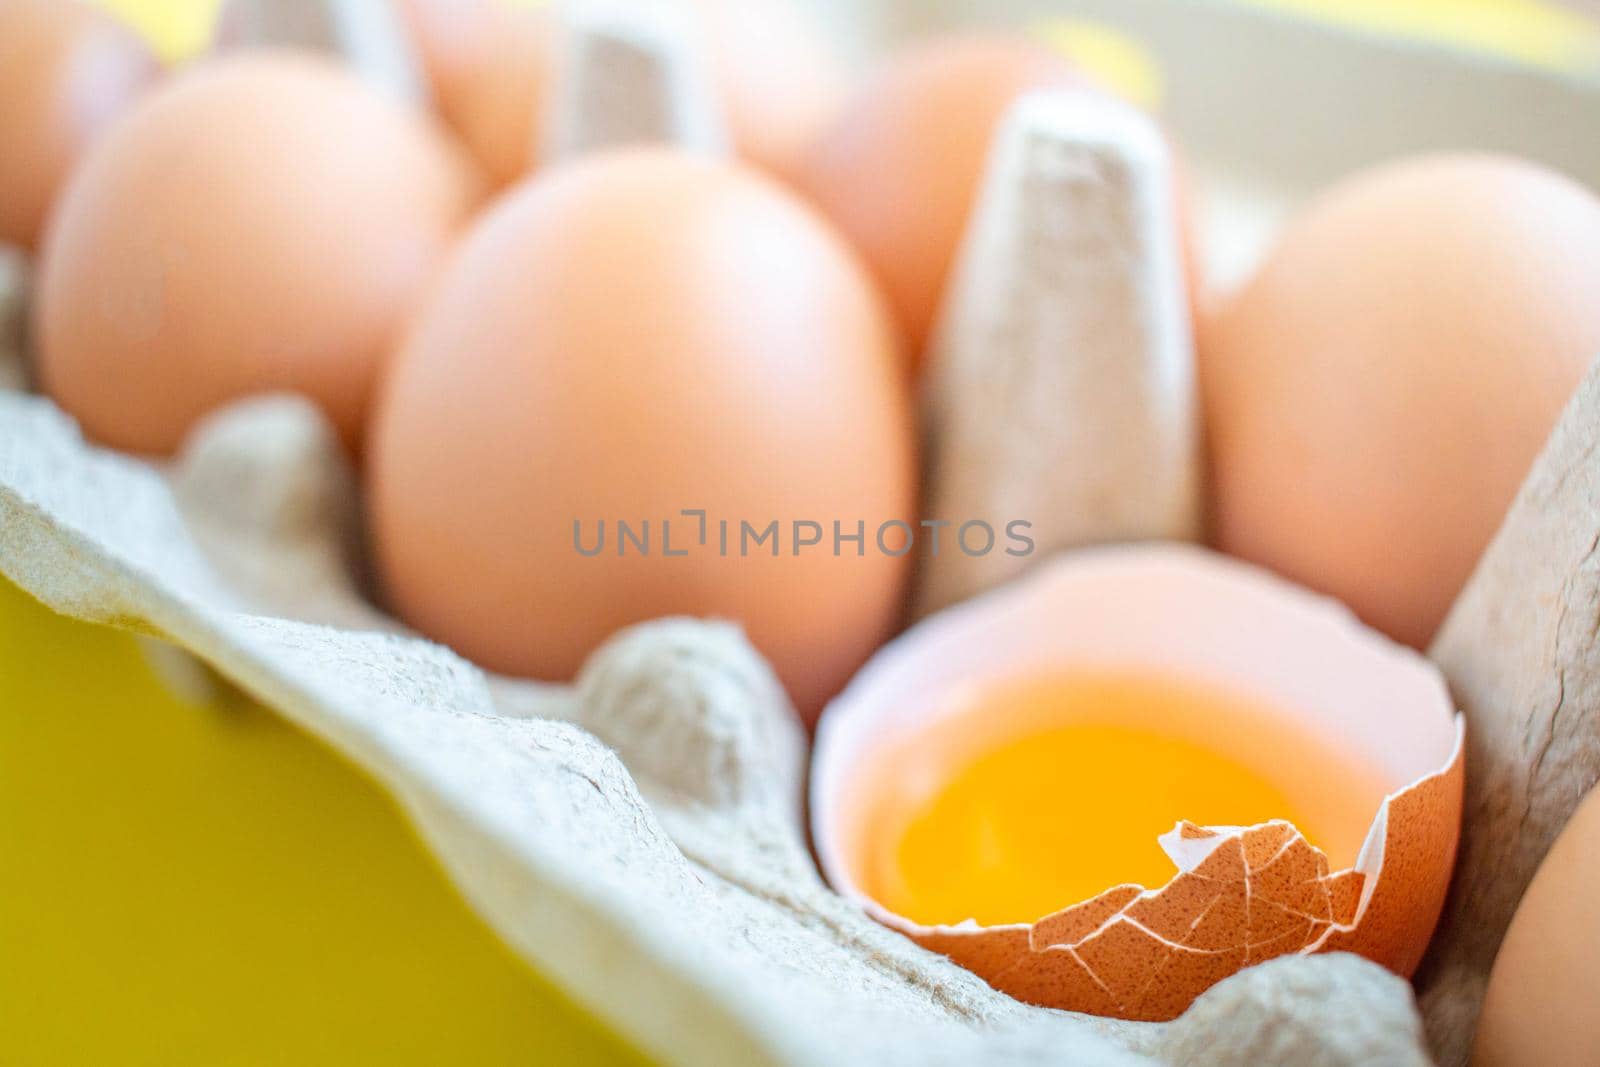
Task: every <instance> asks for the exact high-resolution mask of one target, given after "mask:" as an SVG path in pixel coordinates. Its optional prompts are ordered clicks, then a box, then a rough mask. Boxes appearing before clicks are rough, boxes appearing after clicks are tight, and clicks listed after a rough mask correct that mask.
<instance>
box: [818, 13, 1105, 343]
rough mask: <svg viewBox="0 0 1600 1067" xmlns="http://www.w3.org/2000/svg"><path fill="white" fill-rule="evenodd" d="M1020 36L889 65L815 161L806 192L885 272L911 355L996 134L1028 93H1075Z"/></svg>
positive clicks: (925, 328) (962, 43)
mask: <svg viewBox="0 0 1600 1067" xmlns="http://www.w3.org/2000/svg"><path fill="white" fill-rule="evenodd" d="M1084 84H1085V83H1084V82H1083V80H1082V79H1081V78H1080V77H1079V76H1078V75H1077V74H1076V73H1075V72H1074V71H1073V69H1072V68H1071V67H1070V66H1069V65H1068V64H1067V62H1066V60H1065V59H1063V58H1062V57H1061V56H1060V55H1058V54H1057V53H1055V52H1054V51H1052V50H1050V49H1049V48H1046V47H1045V46H1043V45H1040V44H1037V43H1035V42H1033V41H1030V40H1028V39H1027V38H1023V37H1015V38H1013V37H1004V36H987V35H967V36H959V37H941V38H935V39H932V40H929V41H927V42H924V43H922V44H919V45H916V46H914V47H912V48H911V49H909V50H908V51H905V52H903V53H901V54H900V55H899V56H897V57H895V58H893V59H891V60H890V61H889V63H888V64H887V65H886V66H885V67H884V68H883V69H882V70H881V71H879V72H878V74H877V75H876V77H874V78H873V79H872V80H871V81H870V82H869V83H868V84H867V85H866V86H864V87H863V88H862V89H861V91H860V92H859V93H858V94H857V95H856V97H855V98H854V99H853V100H852V101H850V102H849V103H848V104H846V106H845V107H843V108H842V109H841V110H840V113H839V118H838V120H837V122H836V123H834V124H833V126H832V128H831V129H830V130H829V131H828V132H827V133H825V134H824V135H823V136H822V137H821V139H820V140H819V142H818V143H817V144H816V145H815V146H814V147H813V148H812V150H811V151H810V152H809V153H808V154H807V158H806V160H805V162H804V163H803V164H802V165H801V167H800V170H799V172H798V174H797V176H796V181H797V183H798V184H799V186H800V188H801V189H802V190H804V191H805V192H806V194H807V195H808V196H810V197H811V198H812V199H813V200H815V201H816V203H817V204H818V205H819V206H820V207H821V208H822V210H823V211H824V212H825V213H826V214H828V215H829V216H830V217H831V218H832V219H833V220H834V221H835V222H836V223H837V224H838V225H839V226H840V228H842V229H843V230H844V232H845V234H846V235H847V236H848V237H849V238H850V239H851V240H852V241H854V242H855V244H856V246H857V247H858V248H860V250H861V252H862V254H863V255H865V256H866V258H867V262H868V263H869V264H870V265H871V267H872V268H873V270H875V271H876V272H877V274H878V277H879V278H880V280H881V281H882V283H883V285H884V287H885V289H886V290H887V292H888V294H889V299H890V301H891V303H892V304H893V306H894V309H895V313H896V315H897V317H898V318H899V320H900V323H901V326H902V328H903V329H904V330H905V333H906V336H907V338H908V340H909V341H910V342H911V349H912V352H913V354H914V355H917V356H918V357H919V358H920V354H921V353H922V352H923V350H924V349H925V347H926V346H927V342H928V338H929V334H930V332H931V331H932V328H933V324H934V319H935V318H936V316H937V315H938V311H939V302H940V298H941V296H942V295H943V293H944V285H945V278H946V276H947V275H948V273H949V270H950V266H951V263H952V262H953V260H954V259H955V255H956V250H957V247H958V246H959V244H960V241H961V236H962V233H963V231H964V230H965V228H966V222H967V216H968V214H969V212H970V210H971V207H972V201H973V198H974V195H975V194H976V191H977V188H978V184H979V182H980V180H981V179H982V176H983V170H984V164H985V161H986V160H987V158H988V153H989V145H990V142H991V141H992V139H993V136H994V133H995V128H996V126H997V125H998V123H999V121H1000V119H1001V118H1002V117H1003V116H1004V114H1005V112H1006V110H1007V109H1008V108H1009V107H1010V105H1011V104H1012V103H1013V102H1014V101H1015V100H1016V99H1017V97H1019V96H1021V95H1022V94H1023V93H1026V92H1028V91H1030V90H1035V89H1046V88H1075V87H1082V86H1084Z"/></svg>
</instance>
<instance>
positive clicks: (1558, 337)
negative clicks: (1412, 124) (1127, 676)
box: [1200, 156, 1600, 647]
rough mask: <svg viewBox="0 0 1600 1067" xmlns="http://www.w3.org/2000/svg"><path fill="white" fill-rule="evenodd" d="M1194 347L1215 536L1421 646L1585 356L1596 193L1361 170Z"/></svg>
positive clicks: (1591, 321)
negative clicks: (1206, 439)
mask: <svg viewBox="0 0 1600 1067" xmlns="http://www.w3.org/2000/svg"><path fill="white" fill-rule="evenodd" d="M1200 355H1201V359H1200V378H1201V384H1202V390H1203V396H1204V405H1205V415H1206V424H1207V426H1206V428H1207V433H1208V435H1209V439H1210V451H1211V476H1212V487H1213V490H1212V491H1213V494H1214V505H1215V537H1216V542H1217V544H1218V546H1219V547H1220V548H1221V549H1223V550H1224V551H1226V552H1229V553H1231V554H1234V555H1237V556H1240V557H1242V558H1244V559H1247V560H1250V561H1253V562H1256V563H1259V564H1263V565H1265V566H1268V567H1270V568H1272V569H1274V570H1277V571H1279V572H1280V573H1282V574H1284V575H1286V576H1288V577H1290V578H1293V579H1295V580H1296V581H1299V582H1301V583H1303V584H1305V585H1308V586H1310V587H1311V588H1313V589H1316V590H1319V591H1321V592H1324V593H1329V594H1332V595H1334V596H1336V597H1338V598H1339V599H1341V600H1343V601H1345V602H1346V603H1347V604H1349V605H1350V606H1351V607H1352V608H1354V609H1355V611H1356V612H1357V614H1359V615H1360V616H1361V617H1362V618H1363V619H1364V620H1366V621H1367V622H1368V623H1370V624H1372V625H1374V626H1376V627H1377V628H1378V629H1380V630H1383V631H1385V632H1387V633H1388V634H1390V635H1391V636H1393V637H1395V638H1398V639H1399V640H1402V641H1404V642H1407V643H1409V644H1412V645H1415V646H1418V647H1420V646H1423V645H1425V644H1426V643H1427V642H1428V640H1429V639H1430V638H1431V637H1432V636H1433V633H1434V631H1435V629H1437V627H1438V625H1439V623H1440V621H1441V620H1442V619H1443V617H1444V613H1445V611H1446V610H1447V609H1448V608H1449V606H1450V603H1451V602H1452V600H1453V599H1454V598H1455V595H1456V593H1457V592H1458V591H1459V590H1460V589H1461V587H1462V585H1463V584H1464V583H1465V581H1466V579H1467V577H1468V575H1469V574H1470V573H1471V571H1472V568H1473V566H1474V565H1475V564H1476V562H1477V560H1478V557H1479V556H1480V555H1481V554H1482V552H1483V549H1484V548H1485V546H1486V545H1487V544H1488V542H1489V539H1490V538H1491V537H1492V536H1493V534H1494V532H1495V530H1496V528H1497V527H1498V526H1499V524H1500V521H1501V519H1502V518H1503V517H1504V515H1505V512H1506V509H1507V507H1508V505H1509V504H1510V502H1511V500H1512V497H1513V496H1514V494H1515V493H1516V491H1517V488H1518V486H1519V485H1520V484H1521V483H1522V480H1523V477H1524V476H1525V475H1526V473H1527V471H1528V468H1529V466H1530V465H1531V463H1532V461H1533V459H1534V457H1535V456H1536V455H1537V454H1538V452H1539V450H1540V448H1541V447H1542V446H1543V445H1544V442H1545V439H1546V437H1547V436H1548V434H1549V432H1550V429H1551V427H1552V426H1553V425H1554V424H1555V420H1556V417H1557V416H1558V415H1559V413H1560V411H1561V409H1562V407H1563V406H1564V405H1565V404H1566V402H1567V400H1568V398H1569V397H1570V396H1571V395H1572V392H1573V390H1574V389H1575V388H1576V386H1577V383H1578V381H1579V380H1580V378H1581V377H1582V375H1583V373H1584V371H1585V369H1586V368H1587V367H1588V365H1589V363H1590V361H1591V360H1593V359H1594V358H1595V357H1596V355H1600V200H1597V199H1596V198H1595V196H1594V195H1593V194H1592V193H1590V192H1589V191H1588V190H1586V189H1584V188H1582V187H1581V186H1579V185H1577V184H1576V183H1574V182H1572V181H1569V180H1568V179H1566V178H1564V177H1561V176H1560V175H1557V174H1554V173H1551V172H1549V171H1546V170H1543V169H1541V168H1539V167H1536V166H1534V165H1532V164H1528V163H1522V162H1517V161H1513V160H1509V159H1501V158H1495V157H1487V156H1479V157H1473V156H1459V157H1435V158H1427V159H1420V160H1414V161H1407V162H1402V163H1397V164H1393V165H1390V166H1386V167H1382V168H1380V169H1377V170H1374V171H1369V172H1367V173H1364V174H1361V175H1359V176H1357V177H1354V178H1352V179H1350V180H1348V181H1346V182H1345V183H1343V184H1341V185H1339V186H1338V187H1336V188H1335V189H1333V190H1331V191H1329V192H1328V193H1326V194H1325V195H1323V196H1322V197H1321V198H1320V199H1319V200H1317V201H1316V202H1315V203H1314V204H1312V205H1311V206H1310V207H1309V208H1308V209H1307V210H1306V211H1305V212H1304V213H1303V214H1302V215H1301V216H1300V217H1299V218H1298V219H1296V220H1295V221H1293V222H1292V223H1291V224H1290V226H1289V227H1288V229H1287V230H1286V232H1285V233H1284V234H1283V236H1282V238H1281V239H1280V240H1279V242H1278V244H1277V245H1276V247H1275V248H1274V249H1273V251H1272V252H1271V254H1270V255H1269V256H1268V258H1267V260H1266V262H1265V264H1264V266H1263V267H1262V268H1261V270H1260V271H1259V273H1258V274H1257V275H1256V276H1255V277H1254V279H1253V280H1251V281H1250V282H1249V283H1248V284H1247V285H1245V286H1244V287H1243V288H1242V290H1241V291H1239V292H1238V293H1236V294H1234V295H1233V296H1232V297H1231V298H1229V299H1227V300H1225V301H1223V302H1222V304H1221V306H1220V307H1219V308H1218V310H1217V313H1216V315H1215V316H1214V317H1212V318H1211V319H1210V320H1209V321H1208V322H1206V323H1205V324H1204V326H1203V328H1202V330H1201V333H1200Z"/></svg>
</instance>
